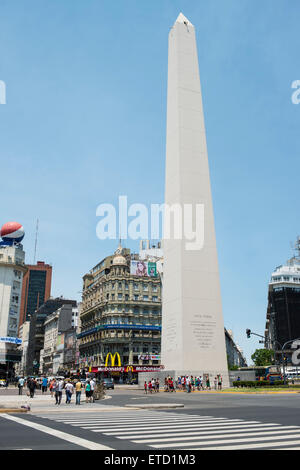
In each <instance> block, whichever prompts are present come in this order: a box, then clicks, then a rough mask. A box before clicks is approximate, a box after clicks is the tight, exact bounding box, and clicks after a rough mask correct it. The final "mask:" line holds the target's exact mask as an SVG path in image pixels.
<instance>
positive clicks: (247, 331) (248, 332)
mask: <svg viewBox="0 0 300 470" xmlns="http://www.w3.org/2000/svg"><path fill="white" fill-rule="evenodd" d="M246 334H247V338H250V335H251V330H249V328H247V330H246Z"/></svg>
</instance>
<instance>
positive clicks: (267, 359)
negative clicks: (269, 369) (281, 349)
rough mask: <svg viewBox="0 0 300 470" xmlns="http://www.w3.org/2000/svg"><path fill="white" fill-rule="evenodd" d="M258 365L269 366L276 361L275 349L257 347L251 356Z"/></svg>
mask: <svg viewBox="0 0 300 470" xmlns="http://www.w3.org/2000/svg"><path fill="white" fill-rule="evenodd" d="M251 359H252V361H253V362H254V364H255V365H256V366H269V365H270V364H273V361H274V351H273V350H272V349H256V351H255V352H254V353H253V354H252V356H251Z"/></svg>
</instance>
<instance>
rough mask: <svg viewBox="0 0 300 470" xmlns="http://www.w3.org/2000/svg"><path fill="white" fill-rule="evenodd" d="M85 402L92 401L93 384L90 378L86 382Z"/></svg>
mask: <svg viewBox="0 0 300 470" xmlns="http://www.w3.org/2000/svg"><path fill="white" fill-rule="evenodd" d="M85 402H86V403H91V384H90V381H89V380H88V381H87V382H86V384H85Z"/></svg>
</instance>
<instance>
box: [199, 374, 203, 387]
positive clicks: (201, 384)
mask: <svg viewBox="0 0 300 470" xmlns="http://www.w3.org/2000/svg"><path fill="white" fill-rule="evenodd" d="M199 381H200V385H199V386H200V388H201V390H204V388H203V378H202V375H200V377H199Z"/></svg>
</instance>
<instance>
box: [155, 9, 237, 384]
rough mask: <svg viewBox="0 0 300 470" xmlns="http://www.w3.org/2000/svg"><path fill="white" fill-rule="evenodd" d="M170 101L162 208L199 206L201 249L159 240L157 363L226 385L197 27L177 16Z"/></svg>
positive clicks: (171, 51) (172, 38)
mask: <svg viewBox="0 0 300 470" xmlns="http://www.w3.org/2000/svg"><path fill="white" fill-rule="evenodd" d="M167 100H168V101H167V146H166V180H165V184H166V185H165V203H166V204H168V205H172V204H179V205H180V206H181V207H182V209H183V208H184V205H185V204H189V205H192V206H193V207H194V208H195V207H196V205H197V204H198V205H202V206H203V208H204V244H203V247H202V248H201V249H198V250H187V245H186V242H187V240H186V239H185V238H184V237H183V238H182V239H181V240H179V239H164V286H163V311H162V364H163V365H164V366H165V369H166V370H174V371H177V372H180V371H182V373H187V372H188V371H190V372H195V373H196V372H197V371H198V373H199V374H200V375H202V373H210V374H211V375H214V374H222V375H223V377H224V379H225V381H227V377H228V370H227V359H226V348H225V335H224V322H223V315H222V304H221V292H220V282H219V269H218V260H217V249H216V239H215V229H214V215H213V206H212V197H211V189H210V175H209V166H208V158H207V148H206V136H205V127H204V116H203V109H202V96H201V87H200V78H199V66H198V57H197V47H196V38H195V29H194V26H193V25H192V24H191V23H190V22H189V21H188V20H187V19H186V18H185V17H184V16H183V15H182V14H180V15H179V17H178V19H177V21H176V23H175V24H174V26H173V28H172V30H171V31H170V34H169V58H168V98H167ZM165 222H166V220H165ZM183 233H184V231H183Z"/></svg>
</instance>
